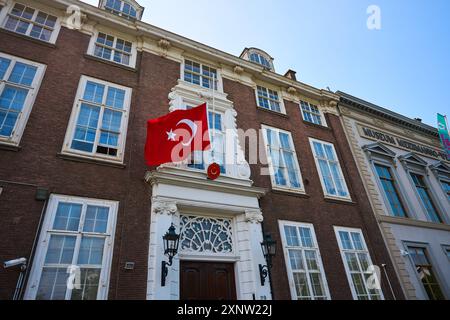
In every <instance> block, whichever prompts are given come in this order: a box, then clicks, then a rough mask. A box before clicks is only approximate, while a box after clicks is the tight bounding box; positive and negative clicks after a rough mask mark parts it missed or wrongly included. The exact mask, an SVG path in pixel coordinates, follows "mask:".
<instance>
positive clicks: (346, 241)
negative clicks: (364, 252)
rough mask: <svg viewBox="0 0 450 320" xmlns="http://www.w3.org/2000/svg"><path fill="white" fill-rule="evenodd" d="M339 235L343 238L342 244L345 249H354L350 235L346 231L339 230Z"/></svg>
mask: <svg viewBox="0 0 450 320" xmlns="http://www.w3.org/2000/svg"><path fill="white" fill-rule="evenodd" d="M339 237H340V238H341V244H342V248H343V249H348V250H352V249H353V246H352V242H351V241H350V236H349V234H348V232H346V231H339Z"/></svg>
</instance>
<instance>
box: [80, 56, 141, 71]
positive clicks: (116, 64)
mask: <svg viewBox="0 0 450 320" xmlns="http://www.w3.org/2000/svg"><path fill="white" fill-rule="evenodd" d="M84 57H85V58H86V59H89V60H93V61H97V62H101V63H104V64H107V65H110V66H113V67H117V68H120V69H124V70H127V71H131V72H137V69H136V68H133V67H128V66H126V65H123V64H120V63H116V62H112V61H109V60H105V59H102V58H98V57H95V56H92V55H90V54H87V53H85V54H84Z"/></svg>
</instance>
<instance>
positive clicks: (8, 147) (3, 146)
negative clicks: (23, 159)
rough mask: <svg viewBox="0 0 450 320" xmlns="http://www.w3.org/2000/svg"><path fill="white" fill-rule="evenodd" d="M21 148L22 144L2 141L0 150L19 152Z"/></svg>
mask: <svg viewBox="0 0 450 320" xmlns="http://www.w3.org/2000/svg"><path fill="white" fill-rule="evenodd" d="M21 149H22V147H21V146H18V145H13V144H6V143H2V142H0V150H4V151H13V152H17V151H20V150H21Z"/></svg>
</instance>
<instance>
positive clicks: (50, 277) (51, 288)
mask: <svg viewBox="0 0 450 320" xmlns="http://www.w3.org/2000/svg"><path fill="white" fill-rule="evenodd" d="M68 277H69V274H68V273H67V268H47V267H44V268H43V270H42V274H41V279H40V281H39V288H38V292H37V295H36V300H64V299H65V295H66V290H67V278H68Z"/></svg>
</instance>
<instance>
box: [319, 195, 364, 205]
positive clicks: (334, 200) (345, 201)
mask: <svg viewBox="0 0 450 320" xmlns="http://www.w3.org/2000/svg"><path fill="white" fill-rule="evenodd" d="M324 200H325V202H330V203H340V204H347V205H351V206H355V205H356V204H357V203H356V202H354V201H352V199H346V198H333V197H327V196H325V198H324Z"/></svg>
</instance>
